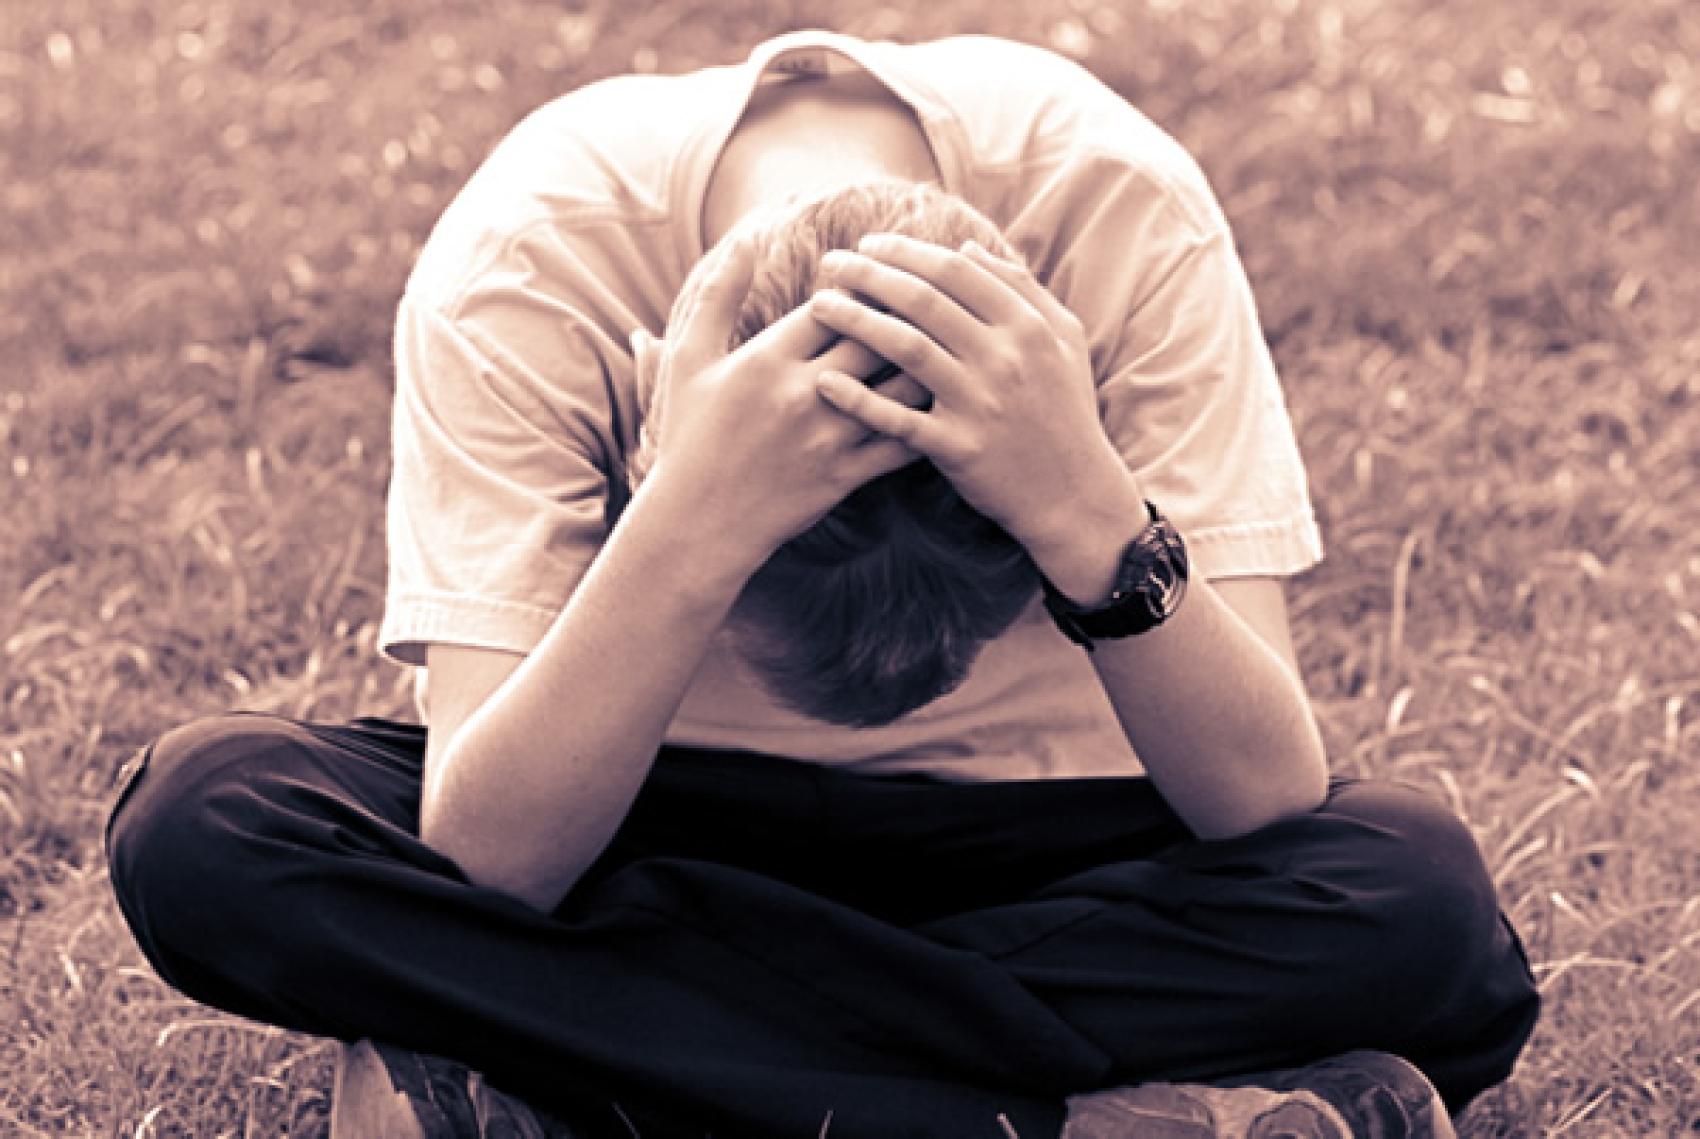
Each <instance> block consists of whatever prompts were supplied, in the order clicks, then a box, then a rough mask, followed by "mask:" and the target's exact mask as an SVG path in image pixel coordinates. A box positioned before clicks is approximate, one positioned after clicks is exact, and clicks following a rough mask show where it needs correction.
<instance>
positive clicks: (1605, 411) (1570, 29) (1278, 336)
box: [0, 0, 1700, 1139]
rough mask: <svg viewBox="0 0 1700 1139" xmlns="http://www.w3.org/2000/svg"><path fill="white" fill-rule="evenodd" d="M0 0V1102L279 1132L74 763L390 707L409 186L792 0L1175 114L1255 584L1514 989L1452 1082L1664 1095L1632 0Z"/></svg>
mask: <svg viewBox="0 0 1700 1139" xmlns="http://www.w3.org/2000/svg"><path fill="white" fill-rule="evenodd" d="M587 4H588V6H587ZM3 7H4V16H3V18H0V142H3V145H0V202H3V204H4V213H5V214H6V216H7V219H8V220H7V222H6V224H5V226H4V233H5V235H6V236H5V237H3V238H0V241H4V242H5V248H4V254H3V256H0V360H3V361H4V365H3V366H0V439H4V441H5V447H4V450H3V453H0V495H3V496H4V501H5V508H4V510H5V514H4V518H5V523H6V525H5V533H6V535H7V540H6V541H5V543H4V544H3V545H0V597H4V598H6V599H7V602H8V603H7V604H6V605H5V606H4V607H0V945H4V946H6V948H7V952H6V953H5V955H4V956H3V957H0V1069H3V1070H5V1071H6V1072H7V1073H8V1079H7V1080H6V1081H4V1084H3V1085H0V1132H4V1133H5V1134H8V1135H14V1134H15V1135H20V1136H36V1135H104V1136H133V1137H135V1139H142V1137H144V1136H167V1135H208V1136H211V1135H243V1136H269V1135H285V1134H287V1135H300V1136H317V1135H322V1134H323V1132H324V1126H325V1119H326V1110H327V1106H328V1104H327V1099H328V1090H327V1089H328V1071H329V1058H330V1052H329V1049H328V1047H327V1046H326V1045H325V1044H324V1043H323V1042H319V1041H314V1040H310V1039H305V1038H300V1037H294V1036H290V1035H288V1034H285V1033H281V1032H278V1031H275V1030H272V1029H268V1028H264V1027H260V1026H257V1025H254V1024H251V1023H247V1022H243V1021H239V1020H236V1019H234V1018H230V1017H226V1016H223V1015H221V1014H216V1013H212V1012H209V1011H208V1010H205V1009H202V1008H199V1007H197V1006H195V1005H193V1004H191V1003H190V1002H188V1001H186V1000H184V999H182V998H180V997H178V996H177V995H175V994H174V993H172V992H171V991H170V990H169V989H167V988H166V987H165V986H163V985H162V984H161V983H160V982H159V981H158V980H157V979H156V978H155V977H154V976H153V975H152V973H151V972H150V971H149V970H148V969H147V968H146V967H145V966H144V965H143V964H142V963H141V960H140V958H139V957H138V956H137V954H136V952H135V950H134V948H133V946H132V945H131V943H130V941H129V938H128V935H127V934H126V933H125V931H124V930H123V928H122V925H121V923H120V922H119V921H118V919H117V917H116V912H115V910H114V907H113V905H112V903H111V900H110V895H109V892H108V887H107V884H106V882H105V880H104V871H103V869H102V865H101V860H100V858H99V854H98V851H99V836H100V825H101V821H102V819H103V817H104V814H105V812H106V810H107V808H108V806H109V804H110V802H111V799H112V796H113V794H114V792H115V777H116V773H117V772H118V770H119V768H120V766H121V765H122V764H123V762H124V760H125V759H126V757H127V756H128V754H129V753H130V751H131V750H132V749H133V748H134V747H136V746H137V745H138V744H140V743H141V742H143V741H145V740H146V739H148V738H149V737H151V736H152V735H154V734H156V733H158V732H159V731H161V730H162V729H164V728H165V727H167V726H168V725H170V724H173V723H175V722H178V721H180V720H183V719H186V718H189V717H191V716H194V715H198V714H202V713H206V712H210V711H213V710H216V709H221V708H225V707H229V706H245V707H256V708H270V709H277V710H281V711H285V712H289V713H292V714H297V715H309V716H317V717H339V716H347V715H352V714H355V713H357V712H370V713H380V714H381V713H385V712H398V711H402V710H404V709H405V707H406V699H407V678H406V677H405V676H404V675H402V674H401V673H400V672H399V671H398V670H396V669H394V668H392V667H390V666H388V665H385V664H381V663H379V662H377V661H376V659H375V657H374V653H373V639H374V635H375V626H376V621H377V619H378V615H379V611H380V606H381V591H382V581H383V577H382V568H383V564H382V563H383V550H382V540H381V534H382V530H381V523H382V519H381V514H380V510H381V495H382V487H383V482H384V475H385V470H386V461H387V450H386V448H387V442H386V425H387V420H386V416H387V398H388V374H387V370H388V358H387V344H386V336H387V332H388V322H389V314H390V312H391V310H392V307H393V305H394V302H395V299H396V296H397V293H398V290H399V288H400V286H401V283H402V281H403V279H404V277H405V274H406V271H407V267H408V264H409V261H410V259H411V257H412V255H413V254H414V252H415V251H416V250H417V248H418V246H419V243H420V242H421V240H422V239H423V237H424V235H425V234H426V232H427V231H428V228H429V225H430V223H431V221H432V219H433V218H434V216H435V215H436V213H437V212H438V211H439V210H440V209H441V207H442V206H443V205H444V203H445V202H446V200H447V198H448V196H449V195H450V194H451V193H452V192H453V190H454V189H455V188H456V186H457V185H458V184H459V183H460V182H461V181H462V180H463V179H464V178H465V177H466V176H467V174H468V173H469V172H470V170H471V168H472V167H473V165H475V164H476V162H477V160H478V157H479V156H480V155H481V154H482V153H483V151H484V150H485V148H487V147H488V146H489V145H490V144H491V143H492V142H493V141H494V140H495V139H496V138H497V137H498V136H499V134H500V133H501V132H502V131H503V130H504V129H505V128H506V127H507V126H508V125H510V124H511V123H512V122H513V121H514V120H515V119H516V118H517V117H518V116H519V115H520V114H522V113H523V112H524V111H525V110H526V109H528V108H529V107H531V106H533V105H535V104H537V103H539V102H541V101H543V100H544V99H545V98H547V97H548V96H550V95H551V94H553V93H556V92H559V91H561V90H564V89H567V88H569V87H572V86H575V85H577V84H579V83H582V82H585V81H588V80H590V79H593V78H596V77H598V76H601V75H606V74H609V73H612V72H616V71H622V70H627V69H630V68H634V67H655V68H660V69H664V70H678V69H683V68H688V67H691V66H695V65H698V64H701V63H705V62H719V61H724V60H729V59H732V58H737V57H741V56H742V55H743V54H744V53H745V52H746V51H747V50H748V48H749V46H750V45H751V44H752V43H754V42H755V41H756V40H757V39H759V38H761V37H763V36H765V35H767V34H771V33H773V32H776V31H779V30H783V29H787V28H791V27H798V26H806V25H830V26H837V27H840V28H844V29H846V30H850V31H854V32H858V33H861V34H864V35H868V36H896V37H899V38H912V39H919V38H926V37H929V36H932V35H937V34H943V33H945V32H949V31H958V30H977V31H993V32H997V33H1000V34H1004V35H1008V36H1012V37H1017V38H1022V39H1029V40H1034V41H1037V42H1043V43H1048V44H1051V45H1053V46H1056V47H1058V48H1060V49H1064V50H1069V51H1073V52H1076V53H1079V54H1081V55H1082V58H1083V59H1084V61H1085V62H1086V63H1087V64H1088V65H1089V66H1091V67H1092V68H1093V69H1094V70H1096V71H1097V72H1098V73H1099V74H1100V75H1102V76H1103V77H1104V78H1105V79H1106V80H1108V81H1109V82H1111V83H1112V84H1113V85H1115V86H1116V87H1117V88H1118V89H1120V90H1122V91H1123V92H1124V93H1126V94H1128V95H1129V96H1130V97H1131V98H1133V99H1134V100H1135V101H1136V102H1137V103H1138V104H1139V105H1140V106H1141V107H1143V108H1144V109H1146V110H1147V111H1148V113H1150V114H1151V115H1152V116H1153V117H1154V118H1156V119H1157V120H1158V121H1159V122H1161V123H1162V124H1164V125H1165V126H1166V127H1168V128H1169V129H1170V130H1171V131H1173V132H1174V133H1176V134H1177V135H1178V136H1179V137H1180V138H1181V139H1182V140H1183V142H1185V143H1186V144H1187V145H1188V146H1189V147H1190V148H1191V149H1192V150H1193V151H1194V152H1195V153H1196V154H1197V155H1198V156H1199V157H1200V159H1201V161H1202V162H1203V164H1204V166H1205V168H1206V169H1207V171H1208V172H1209V173H1210V175H1211V177H1212V179H1213V181H1214V182H1215V184H1216V186H1217V189H1218V191H1219V193H1220V195H1221V197H1222V199H1223V201H1224V203H1225V205H1226V207H1227V209H1228V212H1229V214H1230V216H1231V218H1232V220H1233V222H1234V225H1235V227H1236V232H1237V233H1238V236H1239V239H1240V243H1241V247H1242V250H1243V253H1244V256H1245V258H1246V262H1247V264H1248V266H1249V268H1250V269H1251V272H1252V274H1253V277H1254V283H1255V285H1256V288H1257V291H1258V295H1259V298H1260V300H1261V303H1262V311H1263V315H1264V320H1265V325H1266V328H1267V332H1268V335H1269V337H1270V340H1271V342H1272V343H1273V345H1274V347H1275V351H1276V354H1277V357H1278V360H1279V362H1280V364H1281V367H1282V370H1283V373H1284V375H1285V377H1286V379H1287V384H1288V394H1289V399H1290V402H1291V405H1292V409H1293V414H1294V417H1295V419H1296V421H1297V423H1298V426H1299V430H1300V435H1301V442H1302V444H1303V446H1304V448H1305V451H1306V454H1307V456H1308V458H1309V461H1310V464H1311V477H1312V483H1313V488H1314V491H1315V495H1316V499H1317V503H1318V507H1319V510H1320V512H1321V514H1322V517H1323V521H1324V525H1325V530H1326V535H1327V538H1328V541H1329V547H1330V560H1329V561H1328V563H1326V564H1325V566H1324V567H1323V568H1321V569H1320V570H1318V571H1316V572H1314V573H1313V574H1311V575H1309V576H1308V577H1306V578H1305V579H1303V580H1302V581H1300V582H1298V583H1297V584H1296V585H1295V586H1294V588H1293V590H1292V604H1293V611H1294V617H1295V624H1296V627H1297V634H1298V638H1299V643H1300V649H1301V654H1302V657H1303V660H1304V663H1305V667H1306V670H1307V674H1308V680H1309V683H1310V687H1311V690H1312V692H1313V694H1314V696H1315V699H1316V702H1317V706H1318V708H1319V709H1320V712H1321V716H1322V719H1323V722H1324V726H1325V730H1326V733H1327V736H1328V739H1329V742H1330V745H1331V748H1332V751H1333V755H1334V757H1335V762H1336V764H1337V766H1338V767H1339V768H1340V769H1342V770H1351V771H1364V772H1376V773H1383V774H1392V775H1398V776H1401V777H1404V778H1408V779H1411V780H1414V781H1416V782H1418V783H1421V784H1425V785H1428V786H1432V787H1434V788H1436V789H1438V790H1439V791H1440V792H1441V793H1442V794H1444V795H1445V796H1447V797H1448V798H1449V800H1450V801H1451V802H1452V803H1453V805H1454V806H1455V807H1456V808H1457V809H1458V810H1459V811H1460V812H1461V813H1462V814H1463V815H1464V817H1465V818H1467V819H1468V820H1469V822H1470V823H1471V825H1472V827H1473V828H1474V830H1475V833H1476V834H1477V836H1478V838H1479V839H1480V841H1481V843H1482V846H1483V848H1484V850H1485V851H1486V852H1487V855H1488V857H1489V860H1490V864H1491V866H1492V868H1493V870H1494V872H1495V876H1496V880H1497V881H1498V883H1499V886H1500V888H1501V890H1502V895H1503V900H1504V903H1505V905H1506V907H1507V909H1508V910H1509V911H1510V913H1511V914H1512V915H1513V917H1514V919H1515V920H1516V921H1517V923H1518V925H1519V926H1520V928H1521V929H1522V930H1523V932H1524V934H1525V936H1526V939H1527V941H1528V943H1529V947H1530V950H1531V954H1532V956H1533V958H1534V960H1535V961H1536V964H1537V970H1538V973H1539V976H1540V979H1541V983H1542V988H1543V990H1544V993H1545V995H1546V999H1547V1006H1546V1007H1547V1012H1546V1016H1545V1018H1544V1020H1543V1022H1542V1025H1541V1027H1540V1029H1539V1031H1538V1034H1537V1036H1536V1038H1535V1040H1534V1042H1533V1045H1532V1047H1531V1049H1530V1051H1529V1052H1528V1054H1527V1055H1526V1057H1525V1058H1524V1060H1523V1062H1522V1064H1521V1065H1520V1067H1519V1070H1518V1073H1517V1075H1516V1077H1515V1078H1514V1079H1513V1080H1512V1081H1511V1082H1510V1083H1509V1084H1507V1085H1506V1086H1505V1087H1504V1088H1502V1089H1500V1090H1497V1091H1495V1092H1492V1093H1490V1094H1489V1095H1487V1096H1486V1097H1484V1098H1483V1099H1482V1100H1481V1101H1480V1102H1478V1104H1477V1105H1476V1106H1475V1108H1474V1109H1473V1110H1472V1111H1471V1112H1470V1114H1469V1115H1468V1116H1467V1118H1466V1119H1465V1120H1464V1121H1463V1124H1462V1127H1461V1131H1462V1133H1463V1134H1464V1135H1466V1136H1475V1137H1482V1136H1534V1135H1565V1136H1642V1135H1648V1136H1652V1135H1658V1136H1663V1135H1676V1134H1682V1133H1691V1132H1693V1131H1695V1130H1697V1129H1700V1078H1697V1074H1696V1064H1697V1063H1700V1007H1697V1006H1700V837H1697V828H1696V826H1695V820H1696V804H1697V803H1700V774H1697V773H1696V769H1695V765H1694V763H1693V762H1692V760H1693V759H1694V757H1695V755H1696V753H1697V750H1700V749H1697V747H1696V737H1697V734H1700V727H1697V725H1700V707H1697V705H1700V663H1697V662H1700V616H1697V615H1696V614H1697V609H1700V444H1697V443H1696V440H1700V333H1697V332H1696V331H1695V327H1696V326H1695V323H1694V320H1693V314H1694V313H1695V312H1697V311H1700V258H1697V257H1696V254H1697V253H1700V194H1697V191H1696V185H1697V184H1700V181H1697V178H1696V175H1697V173H1700V14H1696V13H1695V11H1694V10H1693V8H1692V6H1690V5H1686V4H1685V3H1683V0H1639V2H1636V3H1625V2H1623V0H1548V2H1544V3H1543V2H1540V0H1429V2H1424V0H1385V2H1382V3H1372V2H1370V0H1276V2H1274V3H1270V4H1264V3H1253V2H1251V0H1194V2H1189V3H1185V4H1183V3H1181V2H1180V0H1146V2H1144V3H1135V2H1133V0H1126V2H1124V3H1119V4H1099V5H1094V4H1092V3H1090V0H1043V2H1040V3H1032V4H1023V5H1020V6H1011V7H1010V8H1008V9H992V8H989V7H988V6H984V5H973V4H969V3H966V2H962V0H952V2H946V3H941V4H933V5H925V6H920V7H919V8H912V7H911V6H902V7H892V8H881V7H871V6H857V7H854V8H846V7H845V6H843V5H837V4H827V3H825V2H824V0H821V2H816V0H797V2H795V3H784V2H781V0H769V2H766V3H763V2H757V0H743V2H740V3H731V4H722V5H715V6H710V5H707V4H706V3H704V4H696V5H678V4H675V5H657V4H643V3H637V4H632V5H627V6H624V7H616V6H614V5H613V4H612V2H611V0H580V2H578V3H570V4H566V5H561V4H554V3H539V2H534V0H513V2H511V3H508V4H505V5H503V6H502V12H501V16H500V18H499V19H496V18H492V17H491V16H490V15H489V13H488V9H487V6H486V5H483V4H479V3H474V2H472V0H412V2H408V3H403V2H402V0H374V2H372V3H368V4H364V5H340V4H334V3H331V2H330V0H296V2H295V3H293V4H288V5H230V4H223V3H211V2H208V3H189V2H185V3H181V4H172V3H167V2H165V0H100V2H99V3H96V2H95V0H65V2H63V3H58V4H53V5H36V4H25V3H24V2H23V0H5V2H4V5H3Z"/></svg>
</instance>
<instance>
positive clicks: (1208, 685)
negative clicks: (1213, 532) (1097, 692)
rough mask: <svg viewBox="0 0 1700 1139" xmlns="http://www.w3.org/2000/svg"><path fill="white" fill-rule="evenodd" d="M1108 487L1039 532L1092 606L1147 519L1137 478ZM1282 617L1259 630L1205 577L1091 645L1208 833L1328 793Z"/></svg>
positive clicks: (1145, 748)
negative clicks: (1164, 606)
mask: <svg viewBox="0 0 1700 1139" xmlns="http://www.w3.org/2000/svg"><path fill="white" fill-rule="evenodd" d="M1102 486H1103V492H1102V493H1098V494H1094V495H1091V496H1082V503H1083V505H1082V509H1083V510H1085V511H1086V513H1087V515H1088V516H1087V517H1080V518H1076V519H1075V520H1074V523H1075V524H1074V525H1063V526H1061V527H1060V528H1059V530H1060V532H1059V533H1057V534H1055V535H1052V536H1048V537H1046V538H1044V539H1041V540H1040V541H1039V542H1038V543H1037V544H1038V545H1039V546H1040V549H1038V550H1036V551H1035V558H1036V560H1037V561H1038V562H1039V564H1040V566H1041V568H1042V569H1044V570H1045V572H1046V574H1047V576H1048V577H1050V579H1051V581H1052V582H1053V583H1054V584H1056V585H1057V586H1058V588H1060V589H1062V590H1063V592H1064V593H1066V594H1068V595H1069V596H1070V597H1071V598H1073V599H1075V600H1077V601H1080V602H1082V603H1083V604H1096V603H1098V602H1100V601H1102V600H1103V599H1104V598H1106V597H1107V596H1108V593H1109V590H1110V587H1111V582H1112V580H1113V578H1114V575H1115V566H1116V562H1117V561H1118V559H1119V556H1120V552H1121V549H1122V547H1123V546H1125V544H1126V543H1127V541H1128V540H1129V539H1131V538H1132V537H1133V535H1134V533H1135V532H1137V530H1138V529H1139V527H1140V526H1141V525H1143V519H1144V517H1145V509H1144V505H1143V500H1142V499H1141V498H1140V497H1139V494H1138V491H1137V488H1135V487H1134V485H1133V483H1132V482H1131V480H1118V479H1107V480H1105V484H1102ZM1030 548H1031V547H1030ZM1275 597H1276V598H1277V602H1278V593H1277V594H1276V595H1275ZM1242 604H1243V597H1242ZM1284 621H1285V618H1284V616H1283V617H1282V618H1281V624H1280V628H1281V630H1282V631H1283V632H1282V635H1281V636H1280V637H1272V636H1269V635H1267V634H1265V633H1263V632H1260V631H1259V630H1258V629H1257V628H1254V627H1253V625H1252V624H1251V623H1250V622H1249V621H1248V620H1246V619H1245V618H1244V617H1242V616H1241V615H1240V613H1238V612H1236V611H1235V609H1234V608H1233V606H1231V605H1230V604H1229V603H1228V602H1227V601H1226V600H1225V599H1224V597H1223V595H1222V594H1221V593H1220V592H1218V590H1217V589H1216V588H1215V587H1213V586H1212V585H1211V584H1210V583H1209V582H1208V581H1203V580H1196V579H1195V580H1194V581H1193V582H1192V583H1191V585H1190V587H1189V590H1188V593H1187V595H1186V597H1185V599H1184V601H1183V602H1182V603H1181V606H1180V608H1179V610H1178V611H1177V612H1176V613H1175V614H1174V615H1173V616H1172V617H1171V618H1170V619H1169V620H1168V621H1167V622H1165V623H1164V624H1163V625H1161V626H1159V627H1158V628H1156V629H1153V630H1151V631H1150V632H1147V633H1144V634H1141V635H1139V636H1135V637H1127V638H1122V639H1119V640H1103V641H1100V642H1098V644H1097V645H1096V647H1095V651H1094V652H1093V653H1092V661H1093V664H1094V665H1095V666H1096V668H1097V671H1098V675H1099V678H1100V680H1101V681H1102V683H1103V685H1104V689H1105V691H1106V693H1107V694H1108V695H1109V697H1110V702H1111V704H1112V705H1113V706H1114V708H1115V709H1116V713H1117V716H1118V717H1119V719H1120V720H1121V723H1122V726H1123V729H1124V731H1126V733H1127V736H1128V740H1129V742H1130V743H1131V744H1132V745H1133V748H1134V750H1135V752H1137V753H1138V755H1139V757H1140V759H1141V761H1142V762H1143V763H1144V764H1145V767H1146V769H1147V771H1148V772H1149V773H1150V775H1151V778H1152V780H1153V781H1154V782H1155V783H1156V785H1157V787H1158V789H1159V790H1161V791H1162V792H1163V795H1164V797H1165V798H1166V799H1167V800H1168V802H1169V804H1170V805H1171V806H1172V807H1174V809H1175V810H1176V812H1177V813H1179V814H1180V816H1181V817H1182V818H1183V819H1184V820H1185V821H1186V822H1187V824H1188V825H1189V826H1191V827H1192V829H1193V830H1194V831H1195V832H1196V833H1198V834H1199V835H1201V836H1203V837H1207V838H1223V837H1228V836H1231V835H1235V834H1241V833H1244V832H1246V831H1250V830H1254V829H1256V828H1257V827H1260V826H1262V825H1264V824H1266V823H1268V822H1271V821H1273V820H1275V819H1277V818H1281V817H1284V816H1286V815H1290V814H1295V813H1298V812H1300V811H1304V810H1309V809H1311V808H1313V807H1315V806H1316V805H1317V804H1318V803H1320V802H1321V800H1322V797H1323V794H1324V791H1325V789H1326V784H1327V762H1326V757H1325V755H1324V751H1323V746H1322V741H1321V737H1320V735H1319V734H1318V732H1317V728H1316V723H1315V719H1314V717H1313V715H1312V713H1311V708H1310V703H1309V700H1308V698H1307V697H1306V694H1305V692H1304V688H1303V685H1302V683H1301V681H1300V679H1299V677H1298V674H1297V669H1296V667H1295V666H1294V665H1293V663H1292V662H1291V660H1290V659H1289V658H1290V655H1291V653H1290V649H1288V650H1287V653H1286V655H1285V656H1284V655H1283V653H1282V652H1280V651H1278V650H1277V649H1276V648H1275V646H1274V644H1273V643H1272V641H1275V640H1279V641H1281V642H1282V643H1286V637H1285V635H1284V630H1285V624H1284ZM1266 623H1267V622H1266Z"/></svg>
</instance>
